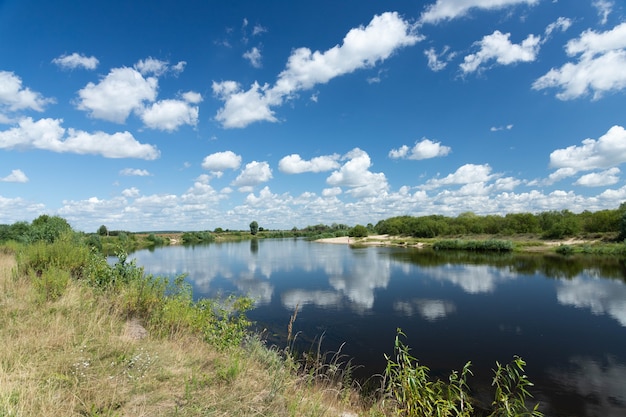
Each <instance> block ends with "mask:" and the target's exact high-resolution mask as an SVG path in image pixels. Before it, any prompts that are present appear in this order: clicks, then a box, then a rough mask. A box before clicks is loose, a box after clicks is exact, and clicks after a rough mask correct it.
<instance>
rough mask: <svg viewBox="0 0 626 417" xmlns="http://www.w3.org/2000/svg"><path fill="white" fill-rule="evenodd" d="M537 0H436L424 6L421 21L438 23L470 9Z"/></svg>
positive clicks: (458, 15) (487, 8) (492, 7)
mask: <svg viewBox="0 0 626 417" xmlns="http://www.w3.org/2000/svg"><path fill="white" fill-rule="evenodd" d="M538 2H539V0H437V2H436V3H435V4H431V5H430V6H428V7H426V10H425V11H424V12H423V13H422V15H421V17H420V22H421V23H438V22H440V21H442V20H452V19H456V18H459V17H463V16H466V15H467V14H468V13H469V12H470V10H472V9H483V10H498V9H504V8H506V7H511V6H515V5H518V4H527V5H533V4H535V3H538Z"/></svg>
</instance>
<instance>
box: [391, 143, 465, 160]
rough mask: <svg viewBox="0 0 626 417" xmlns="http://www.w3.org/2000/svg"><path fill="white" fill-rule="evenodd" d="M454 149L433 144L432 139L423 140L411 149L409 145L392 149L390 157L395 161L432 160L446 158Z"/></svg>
mask: <svg viewBox="0 0 626 417" xmlns="http://www.w3.org/2000/svg"><path fill="white" fill-rule="evenodd" d="M451 150H452V148H450V147H449V146H443V145H441V143H440V142H433V141H432V140H430V139H426V138H423V139H422V140H421V141H419V142H415V146H413V148H409V147H408V146H407V145H402V146H401V147H400V148H398V149H392V150H391V151H389V157H390V158H393V159H399V158H402V159H413V160H421V159H430V158H436V157H439V156H446V155H448V154H449V153H450V151H451Z"/></svg>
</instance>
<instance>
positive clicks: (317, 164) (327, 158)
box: [278, 154, 339, 174]
mask: <svg viewBox="0 0 626 417" xmlns="http://www.w3.org/2000/svg"><path fill="white" fill-rule="evenodd" d="M338 159H339V155H338V154H333V155H324V156H317V157H315V158H313V159H311V160H310V161H305V160H303V159H302V158H301V157H300V155H298V154H292V155H288V156H285V157H284V158H282V159H281V160H280V161H279V162H278V169H279V170H280V171H281V172H284V173H285V174H302V173H303V172H324V171H330V170H332V169H336V168H339V162H338Z"/></svg>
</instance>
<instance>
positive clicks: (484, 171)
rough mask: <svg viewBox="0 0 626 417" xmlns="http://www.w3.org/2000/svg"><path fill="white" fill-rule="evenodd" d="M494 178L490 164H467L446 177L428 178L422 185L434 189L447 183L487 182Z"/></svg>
mask: <svg viewBox="0 0 626 417" xmlns="http://www.w3.org/2000/svg"><path fill="white" fill-rule="evenodd" d="M492 179H494V176H493V175H492V174H491V167H490V166H489V164H484V165H475V164H465V165H463V166H461V167H460V168H459V169H457V170H456V171H455V172H453V173H452V174H449V175H447V176H446V177H444V178H434V179H431V180H428V181H427V182H426V184H425V185H423V186H422V188H424V189H434V188H439V187H443V186H446V185H467V184H475V183H485V182H487V181H490V180H492Z"/></svg>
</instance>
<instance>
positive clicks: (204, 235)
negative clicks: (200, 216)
mask: <svg viewBox="0 0 626 417" xmlns="http://www.w3.org/2000/svg"><path fill="white" fill-rule="evenodd" d="M181 239H182V241H183V244H186V245H187V244H198V243H209V242H214V241H215V235H214V234H212V233H211V232H208V231H205V232H185V233H183V235H182V237H181Z"/></svg>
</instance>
